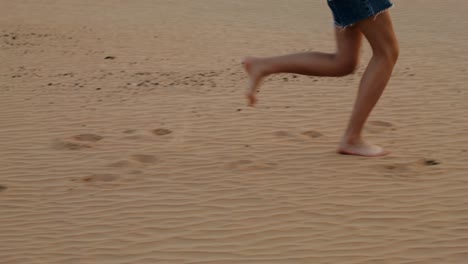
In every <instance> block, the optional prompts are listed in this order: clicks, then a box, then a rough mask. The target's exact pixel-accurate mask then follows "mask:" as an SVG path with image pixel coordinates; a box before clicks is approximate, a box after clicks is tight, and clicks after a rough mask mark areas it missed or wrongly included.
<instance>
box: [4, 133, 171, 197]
mask: <svg viewBox="0 0 468 264" xmlns="http://www.w3.org/2000/svg"><path fill="white" fill-rule="evenodd" d="M135 132H137V130H134V129H132V130H125V131H123V133H124V134H132V133H135ZM148 132H149V133H150V134H152V135H154V136H158V137H159V136H167V135H169V134H171V133H172V131H171V130H169V129H165V128H159V129H154V130H150V131H148ZM103 139H104V137H102V136H100V135H97V134H92V133H88V134H79V135H74V136H71V137H69V138H66V139H61V140H56V141H54V142H53V143H52V147H53V148H54V149H56V150H72V151H73V150H80V149H92V148H95V147H96V145H97V143H98V142H99V141H101V140H103ZM157 162H158V158H157V157H155V156H153V155H150V154H133V155H130V156H129V157H127V158H126V159H122V160H119V161H116V162H113V163H110V164H108V167H109V168H141V167H144V166H146V165H151V164H155V163H157ZM129 173H131V174H140V173H141V171H139V170H133V171H130V172H129ZM119 178H120V177H119V175H117V174H113V173H104V174H92V175H88V176H84V177H82V178H80V179H79V181H80V182H83V183H90V184H99V183H109V182H113V181H116V180H118V179H119ZM72 181H77V179H72ZM2 187H3V186H1V185H0V192H1V191H3V190H6V187H4V188H2ZM70 190H71V189H70Z"/></svg>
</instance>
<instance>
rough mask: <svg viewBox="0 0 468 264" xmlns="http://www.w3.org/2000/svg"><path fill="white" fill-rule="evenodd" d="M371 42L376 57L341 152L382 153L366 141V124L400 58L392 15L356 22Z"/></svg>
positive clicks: (361, 85)
mask: <svg viewBox="0 0 468 264" xmlns="http://www.w3.org/2000/svg"><path fill="white" fill-rule="evenodd" d="M356 26H357V27H358V28H359V29H360V30H361V32H362V33H363V34H364V36H365V37H366V38H367V40H368V41H369V43H370V45H371V47H372V50H373V57H372V59H371V61H370V63H369V65H368V67H367V69H366V71H365V73H364V75H363V77H362V80H361V84H360V87H359V91H358V95H357V99H356V102H355V106H354V110H353V113H352V115H351V119H350V121H349V125H348V128H347V130H346V133H345V135H344V137H343V140H342V142H341V145H340V148H339V152H340V153H343V154H353V155H361V156H372V157H373V156H382V155H385V154H387V152H386V151H385V150H383V149H382V148H380V147H378V146H375V145H372V144H370V143H367V142H365V141H364V140H362V137H361V136H362V135H361V133H362V129H363V126H364V124H365V122H366V120H367V118H368V116H369V114H370V112H371V111H372V109H373V107H374V106H375V104H376V103H377V101H378V100H379V98H380V96H381V95H382V92H383V90H384V88H385V86H386V85H387V83H388V81H389V79H390V76H391V74H392V71H393V67H394V65H395V63H396V61H397V58H398V52H399V51H398V43H397V39H396V36H395V33H394V31H393V26H392V21H391V17H390V14H389V13H388V12H384V13H382V14H380V15H378V16H377V17H376V18H375V20H374V18H369V19H366V20H363V21H361V22H359V23H358V24H357V25H356Z"/></svg>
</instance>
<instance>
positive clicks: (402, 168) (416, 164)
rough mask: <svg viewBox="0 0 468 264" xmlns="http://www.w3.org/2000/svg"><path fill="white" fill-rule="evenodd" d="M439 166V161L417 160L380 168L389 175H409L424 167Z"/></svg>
mask: <svg viewBox="0 0 468 264" xmlns="http://www.w3.org/2000/svg"><path fill="white" fill-rule="evenodd" d="M439 164H441V162H440V161H438V160H434V159H419V160H416V161H413V162H408V163H396V164H385V165H383V166H381V169H382V170H383V171H384V172H391V173H397V174H398V173H411V172H416V171H419V170H421V169H423V168H425V167H429V166H437V165H439Z"/></svg>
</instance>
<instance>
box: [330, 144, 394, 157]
mask: <svg viewBox="0 0 468 264" xmlns="http://www.w3.org/2000/svg"><path fill="white" fill-rule="evenodd" d="M337 152H338V153H340V154H344V155H356V156H363V157H381V156H385V155H387V154H389V152H388V151H386V150H384V149H383V148H381V147H379V146H377V145H373V144H371V143H368V142H365V141H364V140H358V141H357V142H355V143H352V144H351V143H346V142H345V141H342V142H341V144H340V146H339V148H338V151H337Z"/></svg>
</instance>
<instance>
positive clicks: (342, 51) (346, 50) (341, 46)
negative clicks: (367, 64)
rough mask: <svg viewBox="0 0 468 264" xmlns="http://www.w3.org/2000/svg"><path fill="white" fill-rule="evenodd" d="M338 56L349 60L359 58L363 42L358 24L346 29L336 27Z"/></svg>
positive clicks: (353, 60)
mask: <svg viewBox="0 0 468 264" xmlns="http://www.w3.org/2000/svg"><path fill="white" fill-rule="evenodd" d="M335 35H336V46H337V51H336V54H337V57H338V59H340V60H343V61H347V62H356V63H357V61H358V60H359V52H360V49H361V44H362V33H361V31H360V30H359V28H358V27H356V26H350V27H347V28H346V29H342V28H339V27H335Z"/></svg>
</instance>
